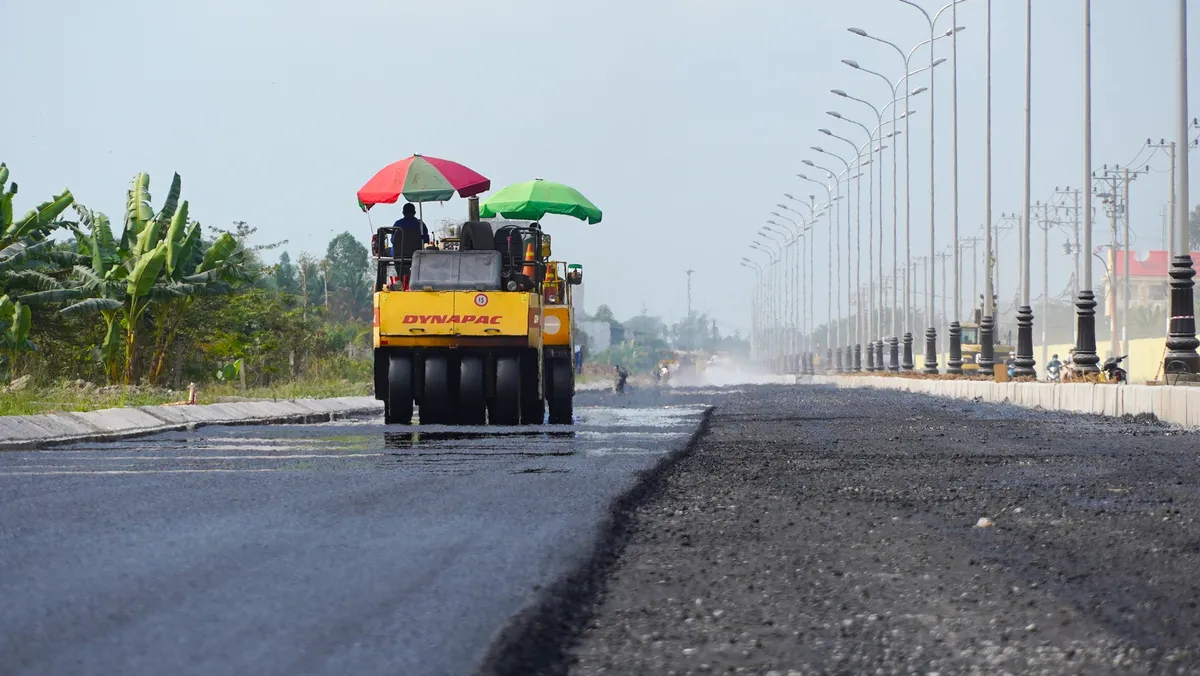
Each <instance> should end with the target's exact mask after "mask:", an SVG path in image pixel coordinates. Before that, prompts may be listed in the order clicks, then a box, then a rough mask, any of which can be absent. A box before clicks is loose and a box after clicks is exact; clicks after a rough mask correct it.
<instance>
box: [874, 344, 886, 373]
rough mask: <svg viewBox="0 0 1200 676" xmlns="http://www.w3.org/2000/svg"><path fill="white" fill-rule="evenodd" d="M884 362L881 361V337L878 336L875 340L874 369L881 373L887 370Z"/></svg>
mask: <svg viewBox="0 0 1200 676" xmlns="http://www.w3.org/2000/svg"><path fill="white" fill-rule="evenodd" d="M886 363H887V362H885V361H883V339H882V338H880V339H879V340H877V341H875V370H876V371H878V372H880V373H883V372H884V371H886V370H887V366H886V365H885V364H886Z"/></svg>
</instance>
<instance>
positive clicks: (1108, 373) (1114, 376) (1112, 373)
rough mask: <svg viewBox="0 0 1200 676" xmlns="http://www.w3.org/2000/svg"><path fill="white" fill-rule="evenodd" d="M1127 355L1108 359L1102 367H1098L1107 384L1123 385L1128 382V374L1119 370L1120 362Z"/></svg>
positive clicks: (1121, 369) (1123, 370)
mask: <svg viewBox="0 0 1200 676" xmlns="http://www.w3.org/2000/svg"><path fill="white" fill-rule="evenodd" d="M1128 356H1129V355H1127V354H1125V355H1121V356H1120V357H1109V358H1108V359H1105V360H1104V365H1103V366H1101V367H1100V372H1101V373H1103V374H1104V381H1105V382H1109V383H1118V384H1120V383H1124V382H1128V381H1129V373H1128V372H1126V371H1125V369H1123V368H1121V365H1120V364H1121V362H1122V361H1124V360H1125V357H1128Z"/></svg>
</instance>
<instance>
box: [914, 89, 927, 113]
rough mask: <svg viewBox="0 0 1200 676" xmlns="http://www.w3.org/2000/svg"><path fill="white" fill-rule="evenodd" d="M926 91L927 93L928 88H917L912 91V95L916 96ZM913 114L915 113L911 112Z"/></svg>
mask: <svg viewBox="0 0 1200 676" xmlns="http://www.w3.org/2000/svg"><path fill="white" fill-rule="evenodd" d="M927 91H929V87H917V88H916V89H914V90H912V95H913V96H916V95H917V94H922V93H924V92H927ZM913 112H916V111H913Z"/></svg>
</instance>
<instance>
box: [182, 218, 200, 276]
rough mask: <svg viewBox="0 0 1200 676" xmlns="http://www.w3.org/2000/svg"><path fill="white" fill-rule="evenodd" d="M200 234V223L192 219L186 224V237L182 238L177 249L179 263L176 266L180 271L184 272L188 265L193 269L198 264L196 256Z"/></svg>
mask: <svg viewBox="0 0 1200 676" xmlns="http://www.w3.org/2000/svg"><path fill="white" fill-rule="evenodd" d="M202 236H203V233H202V232H201V230H200V224H199V223H196V222H195V221H193V222H192V223H191V225H189V226H188V230H187V237H186V238H184V240H183V246H182V247H180V251H179V263H178V264H177V267H178V268H179V269H180V271H181V272H184V273H186V272H187V270H188V268H189V266H190V267H191V269H195V266H197V265H199V261H197V260H196V257H197V253H198V252H199V247H200V238H201V237H202Z"/></svg>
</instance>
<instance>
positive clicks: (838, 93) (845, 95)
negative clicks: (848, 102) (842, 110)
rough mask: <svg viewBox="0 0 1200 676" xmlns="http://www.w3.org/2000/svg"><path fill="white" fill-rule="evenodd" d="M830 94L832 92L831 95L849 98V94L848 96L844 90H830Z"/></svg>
mask: <svg viewBox="0 0 1200 676" xmlns="http://www.w3.org/2000/svg"><path fill="white" fill-rule="evenodd" d="M829 92H830V93H831V94H836V95H838V96H841V97H843V98H845V97H848V96H849V94H847V93H846V92H844V91H842V90H840V89H830V90H829Z"/></svg>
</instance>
